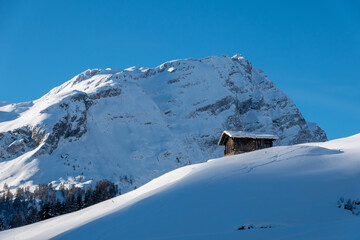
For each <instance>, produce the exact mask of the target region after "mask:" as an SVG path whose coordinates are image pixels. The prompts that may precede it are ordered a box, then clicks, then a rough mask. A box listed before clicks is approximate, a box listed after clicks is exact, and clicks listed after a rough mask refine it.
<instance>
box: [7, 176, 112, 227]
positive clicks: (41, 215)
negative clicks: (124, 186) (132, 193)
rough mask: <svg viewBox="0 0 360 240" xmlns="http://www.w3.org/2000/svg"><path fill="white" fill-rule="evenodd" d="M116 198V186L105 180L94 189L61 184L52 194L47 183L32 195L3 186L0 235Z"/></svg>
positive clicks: (22, 190) (18, 189)
mask: <svg viewBox="0 0 360 240" xmlns="http://www.w3.org/2000/svg"><path fill="white" fill-rule="evenodd" d="M118 194H119V190H118V186H117V185H116V184H114V183H112V182H110V181H108V180H101V181H99V182H97V183H96V185H95V188H93V187H92V185H89V186H87V187H86V188H80V187H76V186H75V185H71V186H70V187H69V188H65V187H64V185H63V184H61V185H60V186H59V189H58V190H55V188H54V187H53V185H52V184H51V183H50V184H40V185H38V186H36V188H35V191H33V192H31V191H30V188H29V187H25V188H21V187H19V188H17V189H16V192H15V193H13V192H12V191H11V190H10V189H9V187H8V186H7V185H6V184H5V185H4V191H3V192H2V193H0V231H2V230H6V229H11V228H15V227H20V226H24V225H27V224H31V223H35V222H38V221H41V220H45V219H49V218H52V217H55V216H59V215H62V214H65V213H70V212H74V211H77V210H80V209H83V208H86V207H88V206H91V205H94V204H96V203H99V202H101V201H105V200H107V199H109V198H113V197H115V196H117V195H118Z"/></svg>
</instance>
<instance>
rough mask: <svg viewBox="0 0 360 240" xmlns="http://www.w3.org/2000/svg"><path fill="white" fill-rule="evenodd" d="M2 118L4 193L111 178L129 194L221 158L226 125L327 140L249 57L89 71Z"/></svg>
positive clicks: (1, 106) (3, 110)
mask: <svg viewBox="0 0 360 240" xmlns="http://www.w3.org/2000/svg"><path fill="white" fill-rule="evenodd" d="M0 121H1V122H0V188H1V187H2V186H3V185H4V183H7V184H8V185H9V186H12V187H13V188H15V187H16V186H27V185H30V186H31V185H33V184H40V183H49V182H53V184H54V186H57V185H58V184H59V183H60V182H64V183H78V184H79V185H81V184H83V183H90V182H91V181H97V180H100V179H104V178H107V179H109V180H111V181H113V182H116V183H118V184H119V187H120V189H121V190H122V192H126V191H128V190H131V189H133V188H135V187H136V186H137V187H138V186H141V185H142V184H144V183H146V182H148V181H150V180H151V179H153V178H154V177H158V176H160V175H161V174H163V173H165V172H168V171H170V170H173V169H175V168H178V167H181V166H185V165H188V164H192V163H200V162H204V161H206V160H207V159H209V158H214V157H220V156H221V155H222V153H223V147H219V146H217V144H216V143H217V141H218V139H219V137H220V134H221V132H222V131H223V130H225V129H227V130H245V131H251V132H266V133H270V134H275V135H277V136H279V140H278V141H277V142H276V144H277V145H290V144H295V143H303V142H314V141H325V140H326V134H325V132H324V131H323V130H322V129H321V128H320V127H319V126H317V125H316V124H313V123H307V122H306V121H305V119H304V118H303V117H302V115H301V113H300V112H299V110H298V109H297V107H296V106H295V104H294V103H293V102H292V101H291V100H290V99H289V98H288V97H287V96H286V95H285V94H284V93H283V92H282V91H281V90H280V89H278V88H277V87H276V86H275V85H274V84H273V83H272V82H271V81H270V80H269V79H268V78H267V77H266V75H265V74H264V73H263V72H262V71H261V70H259V69H256V68H254V67H252V65H251V63H250V62H249V61H247V60H246V59H245V58H243V57H242V56H241V55H235V56H234V57H232V58H231V57H228V56H221V57H207V58H204V59H184V60H176V61H170V62H166V63H164V64H162V65H160V66H158V67H156V68H142V67H132V68H129V69H125V70H120V69H92V70H87V71H85V72H83V73H81V74H80V75H78V76H76V77H74V78H73V79H71V80H70V81H68V82H65V83H64V84H63V85H61V86H59V87H56V88H54V89H52V90H51V91H50V92H49V93H48V94H46V95H45V96H43V97H42V98H40V99H38V100H35V101H32V102H27V103H19V104H11V103H5V102H4V103H0Z"/></svg>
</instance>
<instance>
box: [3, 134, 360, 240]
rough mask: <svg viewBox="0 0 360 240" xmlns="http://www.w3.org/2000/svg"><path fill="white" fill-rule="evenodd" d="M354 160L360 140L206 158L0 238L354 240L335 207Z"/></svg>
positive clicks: (346, 193)
mask: <svg viewBox="0 0 360 240" xmlns="http://www.w3.org/2000/svg"><path fill="white" fill-rule="evenodd" d="M359 156H360V134H358V135H355V136H352V137H349V138H344V139H338V140H334V141H330V142H325V143H312V144H300V145H294V146H285V147H273V148H271V149H265V150H259V151H255V152H251V153H245V154H240V155H235V156H230V157H224V158H218V159H213V160H210V161H208V162H206V163H202V164H195V165H189V166H186V167H182V168H179V169H177V170H174V171H172V172H169V173H167V174H165V175H163V176H161V177H159V178H156V179H154V180H152V181H151V182H149V183H148V184H145V185H144V186H142V187H140V188H138V189H136V190H134V191H131V192H129V193H127V194H124V195H121V196H119V197H116V198H114V199H110V200H108V201H105V202H102V203H100V204H97V205H94V206H91V207H89V208H86V209H83V210H81V211H78V212H74V213H70V214H66V215H63V216H59V217H56V218H53V219H49V220H46V221H43V222H39V223H35V224H32V225H29V226H25V227H21V228H17V229H13V230H8V231H5V232H1V233H0V238H1V239H48V238H55V239H327V240H329V239H359V238H360V229H359V224H360V216H356V215H354V214H352V213H351V212H350V211H348V210H345V209H343V208H338V203H337V201H338V200H339V199H340V198H341V197H343V198H345V199H353V200H354V199H356V198H357V197H359V196H360V185H359V184H358V183H359V182H360V158H359ZM359 210H360V209H359ZM359 212H360V211H359ZM251 225H252V226H254V228H253V229H246V230H241V231H239V230H237V229H238V228H239V227H241V226H251ZM269 226H271V228H267V227H269ZM262 227H263V228H262Z"/></svg>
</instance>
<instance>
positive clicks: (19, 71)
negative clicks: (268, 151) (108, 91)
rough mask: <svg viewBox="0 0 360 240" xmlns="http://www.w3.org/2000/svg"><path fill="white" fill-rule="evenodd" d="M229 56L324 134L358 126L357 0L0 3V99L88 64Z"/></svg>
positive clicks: (35, 93) (30, 96)
mask: <svg viewBox="0 0 360 240" xmlns="http://www.w3.org/2000/svg"><path fill="white" fill-rule="evenodd" d="M235 53H241V54H243V55H244V56H245V57H246V58H247V59H249V60H250V61H251V62H252V63H253V65H254V66H255V67H257V68H261V69H263V70H264V71H265V73H266V74H267V75H268V76H269V78H270V79H271V80H272V81H273V82H275V84H276V85H277V86H279V87H280V88H281V89H282V90H283V91H285V92H286V93H287V94H288V95H289V96H290V97H291V98H292V99H293V101H294V102H295V103H296V105H297V106H298V107H299V108H300V111H301V112H302V113H303V115H304V117H305V118H306V119H307V120H309V121H314V122H317V123H319V124H320V126H321V127H323V128H324V129H325V131H326V132H327V134H328V137H329V138H330V139H333V138H339V137H345V136H349V135H353V134H356V133H359V132H360V1H356V0H354V1H297V3H295V1H250V0H249V1H226V0H222V1H210V0H208V1H190V0H189V1H170V0H169V1H65V0H64V1H36V0H34V1H11V0H8V1H3V0H0V101H8V102H22V101H29V100H34V99H36V98H39V97H41V96H42V95H43V94H45V93H46V92H48V91H49V90H50V89H51V88H53V87H55V86H57V85H60V84H62V83H63V82H65V81H67V80H69V79H70V78H71V77H73V76H74V75H76V74H78V73H80V72H82V71H84V70H86V69H88V68H106V67H114V68H127V67H130V66H134V65H136V66H145V67H154V66H157V65H159V64H161V63H163V62H165V61H168V60H173V59H180V58H188V57H194V58H202V57H206V56H210V55H222V54H227V55H230V56H231V55H233V54H235Z"/></svg>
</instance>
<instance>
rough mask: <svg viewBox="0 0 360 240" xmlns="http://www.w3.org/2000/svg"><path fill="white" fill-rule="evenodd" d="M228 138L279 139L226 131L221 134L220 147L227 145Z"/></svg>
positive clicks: (262, 134) (265, 134)
mask: <svg viewBox="0 0 360 240" xmlns="http://www.w3.org/2000/svg"><path fill="white" fill-rule="evenodd" d="M226 137H231V138H253V139H272V140H276V139H278V137H277V136H275V135H272V134H267V133H252V132H244V131H229V130H226V131H224V132H223V133H222V134H221V137H220V139H219V142H218V145H225V140H226Z"/></svg>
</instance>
